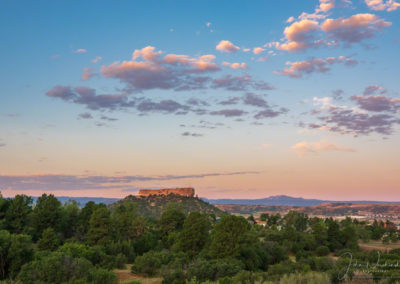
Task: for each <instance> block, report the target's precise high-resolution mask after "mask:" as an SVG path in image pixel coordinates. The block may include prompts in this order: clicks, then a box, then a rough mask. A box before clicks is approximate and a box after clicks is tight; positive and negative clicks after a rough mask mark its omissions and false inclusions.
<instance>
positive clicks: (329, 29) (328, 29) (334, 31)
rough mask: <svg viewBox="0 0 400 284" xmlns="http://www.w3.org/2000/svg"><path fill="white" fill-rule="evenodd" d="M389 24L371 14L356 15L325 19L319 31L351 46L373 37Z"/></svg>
mask: <svg viewBox="0 0 400 284" xmlns="http://www.w3.org/2000/svg"><path fill="white" fill-rule="evenodd" d="M391 24H392V23H390V22H386V21H384V20H383V19H381V18H379V17H378V16H376V15H373V14H356V15H353V16H351V17H349V18H338V19H327V20H325V21H324V22H323V23H322V25H321V29H322V31H324V32H325V33H327V34H328V36H329V37H331V38H333V39H335V40H341V41H344V42H345V43H347V44H352V43H357V42H360V41H362V40H364V39H368V38H372V37H374V36H375V34H376V32H377V31H381V30H382V29H383V28H385V27H389V26H390V25H391Z"/></svg>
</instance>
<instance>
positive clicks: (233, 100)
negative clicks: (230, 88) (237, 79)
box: [218, 97, 240, 105]
mask: <svg viewBox="0 0 400 284" xmlns="http://www.w3.org/2000/svg"><path fill="white" fill-rule="evenodd" d="M239 100H240V98H239V97H232V98H229V99H226V100H223V101H220V102H218V104H220V105H236V104H237V103H238V102H239Z"/></svg>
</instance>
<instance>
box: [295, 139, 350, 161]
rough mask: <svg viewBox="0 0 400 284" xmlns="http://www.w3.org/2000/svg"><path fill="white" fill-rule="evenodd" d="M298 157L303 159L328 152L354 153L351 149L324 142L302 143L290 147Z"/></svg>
mask: <svg viewBox="0 0 400 284" xmlns="http://www.w3.org/2000/svg"><path fill="white" fill-rule="evenodd" d="M291 148H292V149H293V150H294V151H295V152H296V154H297V155H299V157H304V156H306V155H308V154H318V153H321V152H330V151H343V152H355V150H354V149H353V148H350V147H345V146H340V145H336V144H334V143H331V142H329V141H326V140H321V141H317V142H307V141H303V142H300V143H297V144H295V145H293V146H292V147H291Z"/></svg>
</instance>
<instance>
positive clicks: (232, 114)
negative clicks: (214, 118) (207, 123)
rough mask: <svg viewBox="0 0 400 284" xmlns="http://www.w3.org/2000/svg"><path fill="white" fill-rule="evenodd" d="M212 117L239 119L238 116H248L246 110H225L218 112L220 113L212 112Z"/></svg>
mask: <svg viewBox="0 0 400 284" xmlns="http://www.w3.org/2000/svg"><path fill="white" fill-rule="evenodd" d="M210 114H211V115H221V116H225V117H237V116H243V115H245V114H247V112H245V111H244V110H241V109H223V110H218V111H212V112H210Z"/></svg>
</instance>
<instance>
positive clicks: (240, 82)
mask: <svg viewBox="0 0 400 284" xmlns="http://www.w3.org/2000/svg"><path fill="white" fill-rule="evenodd" d="M211 87H212V88H214V89H220V88H224V89H227V90H229V91H246V90H248V89H249V88H252V89H254V90H263V91H267V90H273V89H274V87H273V86H271V85H270V84H268V83H266V82H263V81H254V80H253V78H252V77H251V76H250V75H243V76H232V75H226V76H225V77H222V78H217V79H214V80H213V84H212V86H211Z"/></svg>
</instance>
